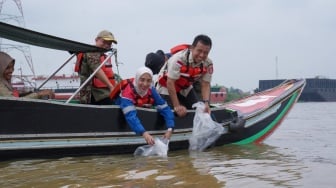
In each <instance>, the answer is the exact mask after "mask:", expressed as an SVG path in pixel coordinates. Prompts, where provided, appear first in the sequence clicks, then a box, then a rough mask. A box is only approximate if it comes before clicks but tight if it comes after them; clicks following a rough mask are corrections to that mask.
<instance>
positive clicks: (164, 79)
mask: <svg viewBox="0 0 336 188" xmlns="http://www.w3.org/2000/svg"><path fill="white" fill-rule="evenodd" d="M211 47H212V41H211V39H210V37H208V36H206V35H197V36H196V37H195V38H194V41H193V43H192V44H191V46H190V47H189V48H187V49H184V50H181V51H179V52H177V53H175V54H173V55H172V56H171V57H170V58H169V59H168V61H167V63H166V65H165V67H164V71H162V72H160V74H159V80H158V85H157V89H158V92H159V93H160V94H161V96H162V97H163V98H164V99H166V100H167V102H168V104H169V105H171V106H172V107H174V111H175V112H176V114H177V115H178V116H180V117H183V116H185V115H186V114H187V109H192V105H193V104H194V103H196V102H198V101H200V100H202V101H203V102H204V103H206V107H205V111H206V112H207V113H211V111H210V104H209V103H210V83H211V79H212V74H213V63H212V60H211V59H210V58H208V54H209V53H210V50H211ZM196 81H200V83H201V84H200V85H201V96H202V99H199V98H198V96H197V94H196V92H195V89H194V88H193V84H194V83H195V82H196Z"/></svg>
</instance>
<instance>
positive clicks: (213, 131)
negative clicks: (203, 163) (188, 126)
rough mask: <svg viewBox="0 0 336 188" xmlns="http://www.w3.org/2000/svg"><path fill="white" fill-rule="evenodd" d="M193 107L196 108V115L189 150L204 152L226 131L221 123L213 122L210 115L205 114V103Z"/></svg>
mask: <svg viewBox="0 0 336 188" xmlns="http://www.w3.org/2000/svg"><path fill="white" fill-rule="evenodd" d="M192 107H193V108H195V107H196V113H195V117H194V121H193V123H194V124H193V130H192V135H191V137H190V138H189V150H194V151H203V150H205V149H206V148H207V147H209V146H210V145H212V144H213V143H214V142H215V141H216V140H217V139H218V138H219V137H220V135H222V134H224V133H225V132H226V130H225V129H224V127H223V126H222V125H221V124H220V123H217V122H215V121H213V120H212V119H211V117H210V114H208V113H206V112H204V109H205V104H204V103H203V102H198V103H195V104H193V106H192Z"/></svg>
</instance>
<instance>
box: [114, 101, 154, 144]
mask: <svg viewBox="0 0 336 188" xmlns="http://www.w3.org/2000/svg"><path fill="white" fill-rule="evenodd" d="M120 108H121V109H122V111H123V113H124V115H125V118H126V121H127V123H128V125H129V126H130V128H131V129H132V130H133V131H134V132H135V133H136V134H137V135H142V136H143V137H144V139H145V140H146V142H147V144H150V145H153V144H154V139H153V137H152V136H151V135H150V134H149V133H148V132H146V130H145V128H144V127H143V126H142V124H141V122H140V119H139V118H138V116H137V111H136V108H135V106H134V104H133V102H132V101H131V100H129V99H127V98H123V97H121V98H120Z"/></svg>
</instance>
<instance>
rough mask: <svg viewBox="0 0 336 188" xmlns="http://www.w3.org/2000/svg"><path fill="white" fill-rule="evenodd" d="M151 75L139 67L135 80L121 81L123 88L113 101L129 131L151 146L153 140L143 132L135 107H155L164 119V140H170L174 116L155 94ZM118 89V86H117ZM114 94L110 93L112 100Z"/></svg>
mask: <svg viewBox="0 0 336 188" xmlns="http://www.w3.org/2000/svg"><path fill="white" fill-rule="evenodd" d="M152 81H153V73H152V71H151V70H150V69H149V68H147V67H141V68H139V69H138V70H137V71H136V74H135V79H128V80H124V82H123V81H122V82H121V84H122V83H124V84H123V86H122V87H121V88H122V90H121V92H120V95H119V96H118V98H117V99H116V100H115V103H116V104H117V105H120V108H121V109H122V111H123V113H124V115H125V118H126V121H127V123H128V125H129V126H130V127H131V129H132V130H133V131H134V132H135V133H136V134H138V135H142V136H143V137H144V139H145V140H146V142H147V144H149V145H153V144H155V143H154V138H153V137H152V136H151V135H150V134H149V133H148V132H147V131H146V130H145V128H144V127H143V125H142V124H141V121H140V119H139V118H138V117H137V110H136V108H135V107H136V106H137V107H152V106H155V107H156V108H157V110H158V112H159V113H160V114H161V115H162V116H163V117H164V120H165V123H166V126H167V128H168V129H167V131H166V133H165V134H164V136H163V137H164V138H166V139H168V140H169V139H170V137H171V135H172V132H173V128H174V125H175V122H174V114H173V112H172V110H171V108H170V107H169V106H168V105H167V103H166V101H165V100H163V99H162V98H161V96H160V95H159V94H158V93H157V91H156V89H155V87H154V86H153V85H152ZM117 87H118V86H117ZM113 95H116V94H115V93H113V92H112V93H111V97H112V98H113Z"/></svg>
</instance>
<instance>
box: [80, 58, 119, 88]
mask: <svg viewBox="0 0 336 188" xmlns="http://www.w3.org/2000/svg"><path fill="white" fill-rule="evenodd" d="M83 58H84V53H79V54H77V61H76V64H75V71H76V72H80V69H81V65H82V62H83ZM105 59H106V55H105V54H101V56H100V62H101V63H103V62H104V61H105ZM101 69H102V70H103V72H104V73H105V75H106V76H107V78H108V79H109V81H110V82H111V84H112V85H113V86H115V85H116V81H115V77H114V72H113V70H112V62H111V58H110V59H108V60H107V61H106V62H105V65H104V66H102V68H101ZM92 85H93V86H94V87H97V88H106V87H107V85H106V84H104V83H103V82H102V81H100V80H99V79H98V78H97V77H96V76H94V77H93V80H92Z"/></svg>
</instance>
